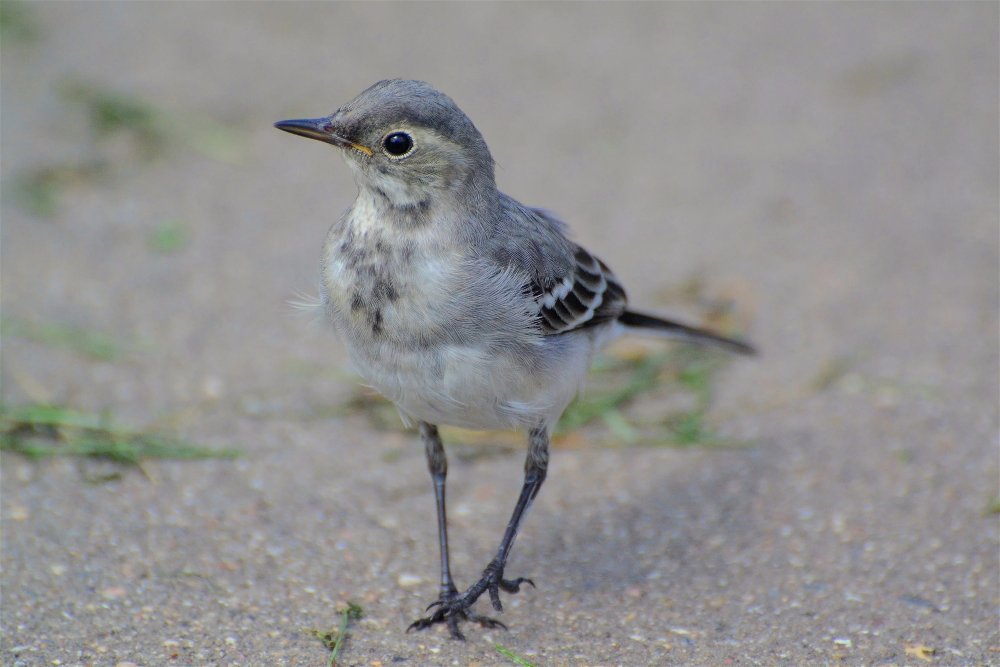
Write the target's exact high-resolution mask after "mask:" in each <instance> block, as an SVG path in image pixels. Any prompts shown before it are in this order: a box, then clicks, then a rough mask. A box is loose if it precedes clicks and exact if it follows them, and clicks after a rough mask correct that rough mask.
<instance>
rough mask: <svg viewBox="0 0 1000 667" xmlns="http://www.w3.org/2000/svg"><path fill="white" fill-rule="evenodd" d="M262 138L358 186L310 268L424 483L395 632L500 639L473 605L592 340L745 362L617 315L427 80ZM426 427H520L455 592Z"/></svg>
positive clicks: (562, 232) (573, 253) (603, 282)
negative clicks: (340, 172)
mask: <svg viewBox="0 0 1000 667" xmlns="http://www.w3.org/2000/svg"><path fill="white" fill-rule="evenodd" d="M274 126H275V127H276V128H278V129H279V130H283V131H285V132H290V133H292V134H295V135H298V136H301V137H306V138H310V139H315V140H318V141H321V142H325V143H327V144H331V145H333V146H335V147H336V148H338V149H340V152H341V153H342V155H343V156H344V158H345V159H346V162H347V164H348V166H349V167H350V170H351V172H352V174H353V176H354V180H355V182H356V185H357V188H358V193H357V197H356V199H355V200H354V202H353V204H352V205H351V206H350V208H349V209H348V210H347V211H346V212H345V213H344V214H343V215H342V216H341V217H340V218H339V219H338V220H337V221H335V222H334V223H333V225H332V227H330V229H329V232H328V233H327V236H326V240H325V242H324V244H323V249H322V257H321V261H320V276H321V277H320V288H319V293H320V294H319V297H320V298H319V301H320V304H321V308H322V312H323V313H324V319H326V320H328V321H329V323H330V324H331V325H332V328H333V329H334V331H335V332H336V334H337V335H338V336H339V338H340V339H341V340H342V341H343V343H344V345H345V346H346V350H347V353H348V356H349V358H350V360H351V362H352V364H353V365H354V367H355V369H356V370H357V371H358V372H359V374H360V375H361V376H362V377H363V378H364V380H365V381H366V382H367V383H369V384H370V385H371V386H372V387H374V388H375V389H376V390H378V391H379V392H380V393H381V394H382V395H384V396H385V397H386V398H388V399H389V400H390V401H392V402H393V403H394V404H395V405H396V407H397V409H398V410H399V413H400V415H401V417H402V419H403V422H404V424H406V425H408V426H413V425H415V426H416V427H417V429H418V430H419V433H420V439H421V441H422V443H423V446H424V450H425V455H426V460H427V467H428V470H429V471H430V475H431V480H432V482H433V488H434V496H435V506H436V512H437V527H438V546H439V549H440V589H439V594H438V598H437V599H436V600H435V601H434V602H433V603H431V605H430V606H429V607H428V608H427V609H426V610H425V612H424V613H425V614H426V615H425V616H422V617H420V618H418V619H417V620H415V621H414V622H413V623H411V624H410V626H409V627H408V628H407V631H410V630H423V629H426V628H430V627H432V626H435V625H438V624H442V625H445V626H446V627H447V628H448V631H449V633H450V635H451V637H453V638H455V639H464V634H463V632H462V628H461V624H462V623H464V622H475V623H478V624H479V625H481V626H483V627H486V628H496V627H499V628H504V629H506V627H507V626H506V625H505V624H504V623H502V622H501V621H499V620H498V619H496V618H494V617H491V616H485V615H481V614H478V613H476V612H475V611H473V605H474V604H475V603H476V601H477V600H478V599H479V598H480V597H482V596H483V594H484V593H485V594H486V595H488V597H489V600H490V602H491V603H492V607H493V609H494V610H495V611H496V612H502V611H503V606H502V604H501V600H500V593H501V591H502V592H504V593H507V594H514V593H517V592H519V591H520V590H521V588H522V586H524V585H525V584H527V585H530V586H532V587H534V585H535V584H534V581H532V580H531V579H529V578H526V577H511V578H508V577H507V576H506V573H505V568H506V564H507V559H508V556H509V555H510V551H511V548H512V547H513V545H514V540H515V538H516V536H517V534H518V530H519V528H520V527H521V524H522V521H523V520H524V517H525V513H526V511H527V510H528V508H529V506H530V505H531V504H532V502H533V501H534V499H535V497H536V496H537V494H538V492H539V489H540V488H541V487H542V484H543V482H544V481H545V478H546V474H547V470H548V462H549V439H550V435H551V432H552V428H553V426H554V425H555V424H556V422H557V420H558V419H559V417H560V415H561V414H562V412H563V411H564V410H565V408H566V407H567V406H568V404H569V403H570V401H571V400H572V399H573V398H574V397H575V396H576V394H577V393H578V391H579V390H580V388H581V385H582V383H583V380H584V376H585V375H586V373H587V370H588V367H589V366H590V363H591V361H592V359H593V357H594V354H595V352H596V351H597V350H599V349H600V348H601V347H602V346H604V345H605V344H606V343H608V342H609V341H610V340H612V339H613V338H615V337H617V336H619V335H621V334H623V333H626V332H628V331H647V332H658V333H659V334H661V335H666V336H668V337H674V338H679V339H684V340H687V341H691V342H695V343H704V344H710V345H715V346H718V347H722V348H725V349H727V350H730V351H732V352H736V353H741V354H752V353H753V352H754V349H753V347H752V346H751V345H750V344H749V343H747V342H746V341H743V340H740V339H737V338H730V337H726V336H723V335H721V334H718V333H714V332H712V331H708V330H705V329H701V328H698V327H695V326H691V325H687V324H684V323H682V322H679V321H676V320H672V319H666V318H662V317H657V316H655V315H651V314H647V313H643V312H639V311H635V310H632V309H630V308H629V307H628V302H627V298H626V294H625V289H624V288H623V287H622V284H621V282H620V281H619V279H618V278H617V277H616V276H615V274H614V273H613V272H612V271H611V269H610V268H608V265H607V264H605V263H604V262H603V261H601V260H600V259H598V258H597V257H596V256H595V255H593V254H592V253H591V252H590V251H588V250H587V249H585V248H583V247H582V246H580V245H579V244H577V243H575V242H574V241H573V240H571V239H570V237H569V234H568V228H567V226H566V225H565V224H564V223H563V222H562V221H560V220H559V219H558V218H557V217H556V216H555V215H554V214H552V213H550V212H549V211H548V210H546V209H542V208H535V207H530V206H526V205H524V204H522V203H520V202H519V201H517V200H516V199H514V198H512V197H510V196H508V195H506V194H504V193H503V192H501V191H500V190H499V189H498V188H497V184H496V178H495V171H494V161H493V158H492V156H491V153H490V150H489V148H488V147H487V145H486V142H485V140H484V139H483V136H482V134H480V132H479V130H478V129H476V126H475V125H474V124H473V122H472V121H471V120H470V119H469V117H468V116H467V115H466V114H465V113H464V112H463V111H462V110H461V109H460V108H459V107H458V106H457V105H456V104H455V102H454V101H453V100H452V99H451V98H450V97H448V96H447V95H445V94H444V93H442V92H440V91H438V90H437V89H435V88H434V87H432V86H431V85H430V84H428V83H425V82H422V81H414V80H405V79H386V80H383V81H379V82H377V83H375V84H374V85H372V86H370V87H369V88H367V89H366V90H364V91H363V92H361V93H360V94H359V95H358V96H357V97H355V98H354V99H353V100H351V101H350V102H348V103H347V104H345V105H343V106H341V107H340V108H338V109H337V110H336V111H334V112H333V113H332V114H330V115H328V116H324V117H321V118H302V119H293V120H282V121H279V122H277V123H275V124H274ZM439 425H451V426H458V427H464V428H469V429H516V430H520V431H524V432H525V433H526V434H527V454H526V457H525V462H524V478H523V483H522V487H521V492H520V494H519V496H518V498H517V502H516V504H515V506H514V510H513V513H512V515H511V517H510V521H509V523H508V524H507V527H506V529H505V531H504V533H503V536H502V538H501V540H500V544H499V547H498V548H497V551H496V554H495V556H494V557H493V558H492V559H491V560H490V561H489V563H488V564H487V565H486V567H485V569H484V570H483V572H482V575H481V576H480V578H479V579H478V580H477V581H476V582H475V583H473V584H472V585H471V586H469V587H468V588H466V589H465V590H462V591H460V590H459V589H458V587H457V586H456V584H455V580H454V578H453V577H452V573H451V565H450V560H449V551H448V522H447V512H446V502H445V497H446V494H445V489H446V485H445V481H446V477H447V473H448V462H447V457H446V454H445V449H444V446H443V443H442V440H441V436H440V434H439V432H438V426H439Z"/></svg>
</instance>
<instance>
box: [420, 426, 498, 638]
mask: <svg viewBox="0 0 1000 667" xmlns="http://www.w3.org/2000/svg"><path fill="white" fill-rule="evenodd" d="M420 437H421V439H422V440H423V441H424V453H425V454H426V455H427V468H428V470H430V473H431V480H432V481H433V482H434V502H435V505H436V506H437V522H438V544H439V545H440V547H441V589H440V591H441V592H440V595H439V597H438V600H437V602H435V603H434V604H441V605H445V604H449V603H450V602H451V601H452V600H454V599H455V598H457V597H458V589H457V588H456V587H455V582H454V580H453V579H452V578H451V564H450V561H449V557H448V514H447V510H446V503H445V479H446V478H447V476H448V458H447V456H446V455H445V453H444V445H442V444H441V436H440V435H439V434H438V430H437V426H434V425H433V424H428V423H426V422H420ZM426 620H427V619H419V620H417V621H414V622H413V623H412V624H411V625H410V627H409V628H408V630H413V629H418V630H421V629H423V628H425V627H428V626H430V625H432V624H433V623H436V622H439V621H443V622H445V623H447V624H448V629H449V630H450V631H451V636H452V637H455V638H456V639H464V638H465V637H464V636H463V635H462V632H461V630H459V628H458V622H459V621H475V622H476V623H479V624H480V625H482V626H483V627H488V628H496V627H500V628H504V627H506V626H505V625H504V624H503V623H501V622H500V621H497V620H495V619H492V618H489V617H487V616H480V615H479V614H475V613H472V612H471V611H469V610H468V609H464V610H462V611H460V612H457V613H455V614H451V615H449V616H448V617H447V618H444V617H442V618H441V619H439V620H436V621H433V622H430V621H428V622H425V621H426Z"/></svg>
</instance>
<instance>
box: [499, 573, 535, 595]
mask: <svg viewBox="0 0 1000 667" xmlns="http://www.w3.org/2000/svg"><path fill="white" fill-rule="evenodd" d="M499 584H500V588H502V589H504V590H505V591H507V592H508V593H517V592H519V591H520V590H521V584H531V587H532V588H535V582H533V581H532V580H531V579H528V578H527V577H518V578H517V579H513V580H512V579H501V580H500V582H499Z"/></svg>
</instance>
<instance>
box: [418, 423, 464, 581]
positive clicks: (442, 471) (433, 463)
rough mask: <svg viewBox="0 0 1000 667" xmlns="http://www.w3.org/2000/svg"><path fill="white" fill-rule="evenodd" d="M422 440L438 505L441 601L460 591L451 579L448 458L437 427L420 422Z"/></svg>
mask: <svg viewBox="0 0 1000 667" xmlns="http://www.w3.org/2000/svg"><path fill="white" fill-rule="evenodd" d="M420 438H421V440H423V441H424V454H425V455H426V456H427V469H428V470H430V473H431V480H432V481H433V482H434V503H435V505H437V524H438V543H439V544H440V546H441V599H442V600H444V599H447V598H449V597H452V596H454V595H455V594H456V593H457V592H458V590H457V589H456V588H455V582H454V581H452V578H451V565H450V563H449V559H448V516H447V512H446V510H445V478H446V477H447V476H448V457H447V456H446V455H445V453H444V446H443V445H442V444H441V436H440V435H438V430H437V426H434V425H433V424H428V423H426V422H420Z"/></svg>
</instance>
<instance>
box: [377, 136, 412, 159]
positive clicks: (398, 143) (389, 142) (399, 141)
mask: <svg viewBox="0 0 1000 667" xmlns="http://www.w3.org/2000/svg"><path fill="white" fill-rule="evenodd" d="M382 146H383V147H384V148H385V152H386V153H388V154H389V155H392V156H395V157H401V156H403V155H406V154H407V153H409V152H410V151H412V150H413V137H411V136H410V135H408V134H407V133H406V132H393V133H391V134H389V135H387V136H386V138H385V139H383V140H382Z"/></svg>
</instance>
